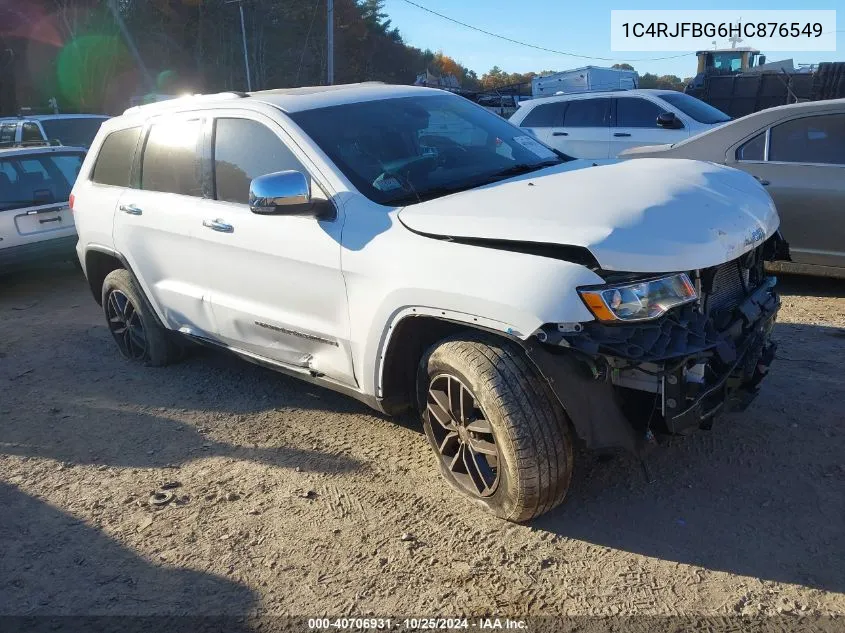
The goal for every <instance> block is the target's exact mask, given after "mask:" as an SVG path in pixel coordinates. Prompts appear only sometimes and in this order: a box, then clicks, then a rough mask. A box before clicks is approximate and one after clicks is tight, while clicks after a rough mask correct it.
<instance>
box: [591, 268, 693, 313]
mask: <svg viewBox="0 0 845 633" xmlns="http://www.w3.org/2000/svg"><path fill="white" fill-rule="evenodd" d="M578 293H579V294H580V295H581V299H583V300H584V303H586V304H587V307H588V308H589V309H590V312H592V313H593V314H594V315H595V317H596V318H597V319H598V320H599V321H647V320H649V319H656V318H657V317H659V316H661V315H663V314H665V313H666V311H667V310H670V309H672V308H674V307H675V306H679V305H683V304H685V303H689V302H690V301H695V300H696V298H697V297H698V295H697V294H696V292H695V287H693V285H692V282H691V281H690V279H689V277H688V276H687V274H686V273H678V274H677V275H670V276H669V277H661V278H660V279H651V280H649V281H639V282H636V283H629V284H621V285H612V286H601V287H599V288H583V289H579V290H578Z"/></svg>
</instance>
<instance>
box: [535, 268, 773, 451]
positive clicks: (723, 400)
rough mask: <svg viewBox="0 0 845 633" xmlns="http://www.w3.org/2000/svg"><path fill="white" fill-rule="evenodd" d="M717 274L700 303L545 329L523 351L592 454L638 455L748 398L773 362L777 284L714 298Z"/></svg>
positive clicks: (759, 283) (747, 279)
mask: <svg viewBox="0 0 845 633" xmlns="http://www.w3.org/2000/svg"><path fill="white" fill-rule="evenodd" d="M733 265H736V266H737V270H739V274H740V275H741V276H742V275H743V271H742V269H741V268H740V267H739V263H737V262H730V263H729V264H725V265H724V266H733ZM760 269H761V270H762V267H761V268H760ZM721 274H723V273H722V272H717V271H713V273H712V275H711V278H709V279H707V278H705V283H707V284H709V292H705V293H704V294H703V295H702V299H703V300H702V301H701V302H700V303H699V304H696V305H686V306H683V307H680V308H678V309H675V310H672V311H670V312H669V313H667V314H666V315H664V316H663V317H661V318H660V319H657V320H656V321H654V322H648V323H635V324H602V323H599V322H590V323H585V324H582V325H581V326H580V327H579V328H574V329H573V328H565V327H563V328H560V327H557V326H555V327H548V328H546V329H545V330H544V333H543V334H544V335H543V336H541V337H540V338H541V339H543V342H540V341H539V340H538V341H533V342H532V343H530V344H528V346H527V348H526V352H527V354H528V356H529V358H530V359H531V360H532V361H533V362H534V364H535V365H536V366H537V368H538V369H539V371H540V372H541V373H542V374H543V376H545V378H546V379H547V380H548V382H549V384H550V386H551V388H552V390H553V391H554V393H555V395H556V396H557V397H558V399H559V400H560V402H561V404H562V405H563V407H564V408H565V409H566V411H567V414H568V415H569V417H570V419H571V420H572V423H573V426H574V427H575V431H576V433H577V434H578V436H579V437H580V438H581V439H582V440H583V441H584V442H585V443H586V445H587V446H588V447H589V448H608V447H623V448H626V449H628V450H630V451H631V452H633V453H635V454H638V455H641V454H642V453H643V452H644V451H645V450H646V448H647V446H648V445H649V444H651V443H653V438H654V434H655V432H656V433H661V432H662V433H670V434H678V433H687V432H691V431H693V430H695V429H698V428H709V427H710V425H711V424H712V421H713V418H714V416H715V415H716V414H717V413H720V412H724V411H728V410H737V409H743V408H745V407H746V406H747V405H748V403H749V402H750V401H751V400H752V399H753V397H754V396H755V395H756V393H757V388H758V385H759V383H760V381H761V380H762V379H763V377H764V376H765V374H766V373H767V371H768V367H769V364H770V363H771V362H772V360H773V359H774V355H775V349H776V344H775V343H774V342H773V341H772V340H771V333H772V329H773V327H774V323H775V318H776V316H777V312H778V309H779V308H780V298H779V296H778V293H777V290H776V280H775V278H773V277H763V276H762V274H760V275H757V276H749V275H748V274H745V276H744V277H741V278H740V280H741V281H742V282H743V283H742V284H741V285H740V286H739V287H738V288H735V287H734V288H731V292H732V293H733V294H732V295H731V296H727V297H726V296H724V293H723V294H722V295H719V294H718V293H716V292H715V284H716V281H717V280H718V279H719V275H721ZM752 284H756V285H754V286H752ZM708 304H709V305H708ZM576 330H577V331H576Z"/></svg>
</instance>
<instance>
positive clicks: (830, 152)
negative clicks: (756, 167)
mask: <svg viewBox="0 0 845 633" xmlns="http://www.w3.org/2000/svg"><path fill="white" fill-rule="evenodd" d="M771 135H772V137H771V139H770V141H769V160H771V161H777V162H782V163H817V164H825V165H845V142H843V139H845V114H826V115H822V116H808V117H803V118H800V119H794V120H792V121H787V122H786V123H781V124H780V125H776V126H775V127H773V128H772V132H771Z"/></svg>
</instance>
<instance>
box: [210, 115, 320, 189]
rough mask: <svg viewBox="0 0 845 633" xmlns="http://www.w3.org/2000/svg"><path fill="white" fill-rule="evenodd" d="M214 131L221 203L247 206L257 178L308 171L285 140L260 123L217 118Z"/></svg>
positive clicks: (215, 179)
mask: <svg viewBox="0 0 845 633" xmlns="http://www.w3.org/2000/svg"><path fill="white" fill-rule="evenodd" d="M214 128H215V129H214V181H215V185H216V193H217V196H216V197H217V199H218V200H224V201H226V202H239V203H242V204H247V203H248V202H249V184H250V182H252V180H253V179H254V178H258V177H259V176H264V175H266V174H272V173H275V172H277V171H288V170H295V171H301V172H303V173H304V172H305V171H306V170H305V168H304V167H303V166H302V163H300V162H299V161H298V160H297V159H296V157H295V156H294V155H293V153H292V152H291V151H290V150H289V149H288V148H287V146H286V145H285V144H284V143H283V142H282V141H281V139H279V137H278V136H276V135H275V134H274V133H273V131H272V130H270V129H269V128H267V127H266V126H264V125H262V124H261V123H258V122H257V121H250V120H249V119H217V121H216V122H215V125H214Z"/></svg>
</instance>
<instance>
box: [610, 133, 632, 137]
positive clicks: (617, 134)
mask: <svg viewBox="0 0 845 633" xmlns="http://www.w3.org/2000/svg"><path fill="white" fill-rule="evenodd" d="M613 136H631V135H630V134H628V133H627V132H614V134H613Z"/></svg>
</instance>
